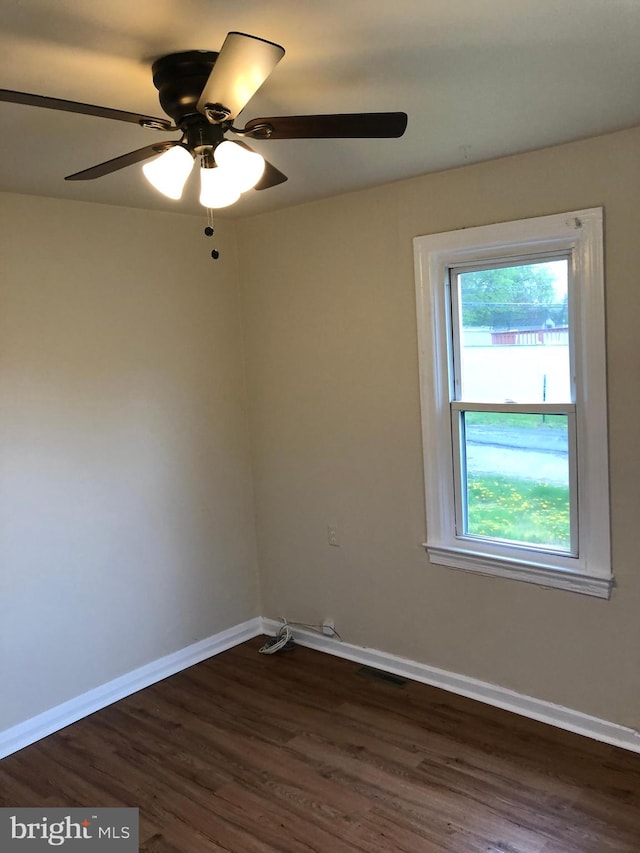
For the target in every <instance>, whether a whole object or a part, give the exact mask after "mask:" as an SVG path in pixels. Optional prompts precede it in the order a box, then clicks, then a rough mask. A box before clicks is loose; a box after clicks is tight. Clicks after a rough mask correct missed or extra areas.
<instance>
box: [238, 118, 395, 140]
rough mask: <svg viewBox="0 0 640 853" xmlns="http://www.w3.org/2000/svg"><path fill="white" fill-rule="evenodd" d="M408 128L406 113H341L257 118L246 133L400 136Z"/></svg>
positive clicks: (294, 136)
mask: <svg viewBox="0 0 640 853" xmlns="http://www.w3.org/2000/svg"><path fill="white" fill-rule="evenodd" d="M406 128H407V114H406V113H342V114H340V113H338V114H335V115H318V116H275V117H273V118H254V119H251V121H250V122H247V125H246V127H245V128H244V130H243V131H242V133H243V134H245V135H247V136H250V137H253V138H254V139H330V138H340V139H346V138H356V137H359V138H364V137H370V138H391V137H394V138H397V137H398V136H402V134H403V133H404V132H405V130H406Z"/></svg>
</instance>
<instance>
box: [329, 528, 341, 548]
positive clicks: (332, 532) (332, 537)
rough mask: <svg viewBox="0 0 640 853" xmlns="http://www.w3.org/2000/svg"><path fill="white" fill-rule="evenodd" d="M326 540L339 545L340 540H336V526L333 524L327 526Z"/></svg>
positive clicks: (330, 543)
mask: <svg viewBox="0 0 640 853" xmlns="http://www.w3.org/2000/svg"><path fill="white" fill-rule="evenodd" d="M327 541H328V542H329V545H335V546H336V547H340V542H339V541H338V528H337V527H336V526H335V524H330V525H329V526H328V527H327Z"/></svg>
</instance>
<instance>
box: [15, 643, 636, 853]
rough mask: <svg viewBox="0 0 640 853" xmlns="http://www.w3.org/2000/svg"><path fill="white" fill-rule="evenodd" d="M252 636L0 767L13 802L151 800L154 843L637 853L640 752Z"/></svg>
mask: <svg viewBox="0 0 640 853" xmlns="http://www.w3.org/2000/svg"><path fill="white" fill-rule="evenodd" d="M259 645H260V640H259V639H256V640H252V641H250V642H248V643H245V644H243V645H242V646H238V647H237V648H235V649H232V650H230V651H228V652H225V653H224V654H221V655H219V656H217V657H215V658H213V659H211V660H209V661H206V662H205V663H202V664H199V665H198V666H195V667H192V668H191V669H189V670H186V671H185V672H183V673H180V674H179V675H176V676H173V677H172V678H169V679H167V680H166V681H163V682H161V683H160V684H156V685H154V686H153V687H149V688H147V689H146V690H143V691H141V692H139V693H136V694H135V695H133V696H130V697H129V698H127V699H124V700H122V701H121V702H118V703H116V704H115V705H112V706H110V707H109V708H106V709H104V710H102V711H99V712H98V713H96V714H93V715H92V716H91V717H88V718H86V719H84V720H81V721H80V722H78V723H76V724H74V725H73V726H70V727H68V728H67V729H65V730H64V731H61V732H58V733H57V734H55V735H52V736H51V737H48V738H46V739H44V740H42V741H40V742H39V743H37V744H34V745H33V746H30V747H28V748H26V749H24V750H22V751H20V752H18V753H16V754H14V755H12V756H9V757H8V758H6V759H4V760H3V761H2V762H0V805H2V806H14V807H19V806H122V805H125V806H137V807H139V809H140V843H141V847H140V849H141V850H142V851H145V853H204V851H216V850H226V851H233V853H267V851H278V853H288V851H291V853H311V851H313V853H348V851H362V852H363V853H384V851H393V853H432V851H433V853H441V851H454V853H475V851H484V853H614V851H615V853H639V851H640V755H634V754H631V753H627V752H624V751H623V750H620V749H617V748H615V747H611V746H608V745H605V744H599V743H595V742H593V741H590V740H587V739H586V738H582V737H580V736H578V735H572V734H568V733H566V732H561V731H559V730H557V729H554V728H552V727H549V726H545V725H543V724H541V723H536V722H533V721H530V720H526V719H524V718H521V717H518V716H516V715H513V714H510V713H508V712H506V711H500V710H497V709H493V708H490V707H488V706H486V705H483V704H481V703H477V702H473V701H471V700H468V699H464V698H461V697H457V696H453V695H451V694H448V693H445V692H443V691H441V690H438V689H436V688H430V687H427V686H425V685H421V684H416V683H412V682H408V683H407V684H406V685H405V686H397V685H394V684H390V683H386V682H384V681H380V680H377V679H375V678H372V677H370V676H369V675H365V674H363V673H362V672H361V668H360V667H359V666H358V664H354V663H350V662H349V661H343V660H339V659H337V658H332V657H330V656H328V655H323V654H321V653H319V652H315V651H311V650H310V649H305V648H302V647H296V648H295V649H294V650H293V651H291V652H281V653H279V654H276V655H273V656H263V655H259V654H258V652H257V650H258V647H259Z"/></svg>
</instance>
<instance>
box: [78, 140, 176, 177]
mask: <svg viewBox="0 0 640 853" xmlns="http://www.w3.org/2000/svg"><path fill="white" fill-rule="evenodd" d="M174 145H179V143H178V142H156V143H154V144H153V145H146V146H145V147H144V148H138V149H137V150H136V151H130V152H129V153H128V154H122V155H121V156H120V157H114V158H113V160H107V161H106V162H104V163H98V165H97V166H91V167H90V168H89V169H83V170H82V172H76V173H75V174H74V175H68V176H67V177H66V178H65V181H92V180H93V179H94V178H102V177H103V176H104V175H110V174H111V172H117V171H118V169H124V168H125V167H126V166H133V165H134V164H135V163H141V162H142V161H143V160H148V159H149V157H155V155H156V154H162V152H163V151H167V150H168V149H169V148H173V146H174Z"/></svg>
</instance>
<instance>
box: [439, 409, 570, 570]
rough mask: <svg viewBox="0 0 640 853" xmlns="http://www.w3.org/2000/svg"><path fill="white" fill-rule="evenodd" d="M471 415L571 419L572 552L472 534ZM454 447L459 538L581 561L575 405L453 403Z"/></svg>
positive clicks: (455, 495) (568, 449)
mask: <svg viewBox="0 0 640 853" xmlns="http://www.w3.org/2000/svg"><path fill="white" fill-rule="evenodd" d="M467 412H495V413H496V414H511V413H514V414H527V415H564V416H565V417H566V418H567V433H568V434H567V451H568V466H569V471H568V474H569V531H570V542H569V549H568V550H565V549H562V548H552V547H548V546H544V545H536V544H534V543H523V542H514V541H512V540H509V539H500V538H499V537H491V536H476V535H474V534H471V533H469V532H468V524H467V517H466V511H467V500H466V495H467V488H468V485H467V472H466V452H465V449H466V442H465V437H464V433H463V426H462V422H463V417H464V415H465V413H467ZM450 419H451V438H452V441H451V446H452V458H453V503H454V515H455V538H456V539H457V540H460V541H470V542H478V543H495V544H496V545H503V546H505V547H507V548H513V547H517V548H521V549H522V550H524V551H530V552H533V553H534V554H540V553H547V554H557V555H560V556H563V557H574V558H576V557H579V541H580V536H579V507H578V462H577V460H578V452H577V449H578V439H577V428H576V406H575V404H574V403H569V404H566V405H564V404H559V403H549V404H547V403H540V404H528V403H510V404H497V403H475V404H474V403H466V402H462V401H453V402H452V403H451V405H450Z"/></svg>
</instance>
